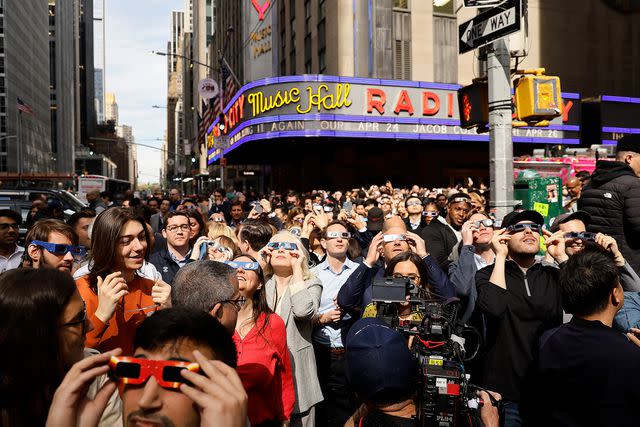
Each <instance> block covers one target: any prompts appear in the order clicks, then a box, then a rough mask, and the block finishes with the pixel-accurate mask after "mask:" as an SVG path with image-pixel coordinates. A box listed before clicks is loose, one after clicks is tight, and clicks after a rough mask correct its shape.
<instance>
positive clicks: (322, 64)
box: [318, 49, 327, 74]
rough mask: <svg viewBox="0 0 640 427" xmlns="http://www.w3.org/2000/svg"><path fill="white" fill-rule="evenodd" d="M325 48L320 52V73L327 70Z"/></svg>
mask: <svg viewBox="0 0 640 427" xmlns="http://www.w3.org/2000/svg"><path fill="white" fill-rule="evenodd" d="M325 55H326V53H325V49H321V50H320V51H319V52H318V71H319V72H320V74H324V72H325V71H327V63H326V58H325Z"/></svg>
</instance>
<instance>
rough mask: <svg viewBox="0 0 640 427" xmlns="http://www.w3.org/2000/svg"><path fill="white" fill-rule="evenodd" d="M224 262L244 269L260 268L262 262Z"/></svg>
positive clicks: (232, 266)
mask: <svg viewBox="0 0 640 427" xmlns="http://www.w3.org/2000/svg"><path fill="white" fill-rule="evenodd" d="M224 263H225V264H227V265H228V266H229V267H231V268H236V269H238V268H241V269H243V270H258V269H259V268H260V264H258V263H257V262H253V261H225V262H224Z"/></svg>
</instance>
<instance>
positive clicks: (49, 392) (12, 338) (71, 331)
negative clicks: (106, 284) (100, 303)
mask: <svg viewBox="0 0 640 427" xmlns="http://www.w3.org/2000/svg"><path fill="white" fill-rule="evenodd" d="M91 329H92V325H91V322H90V321H89V320H88V319H87V316H86V312H85V307H84V303H83V301H82V298H80V295H79V294H78V291H77V289H76V286H75V284H74V282H73V279H72V277H71V276H70V275H69V274H68V273H63V272H60V271H57V270H55V269H26V268H24V269H16V270H11V271H8V272H6V273H4V274H2V276H0V425H2V426H12V427H13V426H43V425H45V421H46V418H47V412H48V411H49V406H50V405H51V401H52V399H53V396H54V393H55V391H56V388H57V387H58V386H59V385H60V383H61V382H62V380H63V378H64V376H65V374H66V373H67V371H68V370H69V369H70V368H71V366H72V365H73V364H74V363H76V362H78V361H80V360H81V359H83V358H84V357H85V356H87V354H86V353H85V350H84V343H85V332H87V331H90V330H91ZM106 382H107V378H106V376H104V375H103V376H102V377H99V378H98V379H97V380H96V381H95V382H94V384H93V385H92V386H91V387H90V388H89V392H88V393H87V394H88V395H89V397H90V398H92V397H93V396H95V393H96V392H97V390H98V389H99V388H100V387H101V386H102V384H104V383H106ZM112 391H115V387H113V390H112ZM121 416H122V415H121V409H120V400H119V398H118V397H117V394H114V395H113V397H112V399H111V400H110V402H109V405H108V406H107V410H106V411H105V413H104V414H103V416H102V419H101V420H102V421H101V425H121V423H122V421H121Z"/></svg>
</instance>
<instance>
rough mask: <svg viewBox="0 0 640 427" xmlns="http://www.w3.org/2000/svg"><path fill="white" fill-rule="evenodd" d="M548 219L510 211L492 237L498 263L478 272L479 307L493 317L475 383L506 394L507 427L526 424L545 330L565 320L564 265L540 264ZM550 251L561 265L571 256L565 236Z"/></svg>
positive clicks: (487, 317) (537, 214)
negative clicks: (526, 382) (524, 412)
mask: <svg viewBox="0 0 640 427" xmlns="http://www.w3.org/2000/svg"><path fill="white" fill-rule="evenodd" d="M543 223H544V219H543V218H542V215H540V214H539V213H538V212H535V211H521V212H511V213H509V214H507V215H506V216H505V217H504V219H503V222H502V225H503V227H505V228H504V229H502V230H500V231H497V232H495V234H494V237H493V239H492V241H491V246H492V248H493V251H494V252H495V254H496V259H495V263H494V264H493V265H490V266H487V267H485V268H483V269H481V270H480V271H478V273H477V274H476V287H477V291H478V299H477V301H476V307H477V308H478V309H479V310H480V313H481V314H483V315H484V317H485V319H486V320H487V324H486V337H487V343H486V348H485V349H484V352H485V354H484V359H483V360H480V361H479V365H480V366H479V368H480V371H479V372H478V373H479V375H480V377H479V378H476V379H475V381H474V382H476V383H480V385H482V386H483V387H484V388H487V389H490V390H494V391H496V392H498V393H500V394H501V395H502V397H503V398H504V400H505V405H504V408H505V420H504V421H505V426H507V427H509V426H517V425H520V423H521V420H520V415H519V409H518V403H519V401H520V391H521V386H522V384H521V383H522V380H523V378H524V376H525V373H526V372H527V369H528V368H529V367H530V366H531V362H532V361H533V352H534V348H535V344H536V342H537V340H538V338H539V337H540V333H541V332H542V331H544V330H546V329H549V328H552V327H554V326H558V325H560V324H562V297H561V294H560V288H559V286H558V269H557V268H555V267H552V266H549V265H543V264H542V263H539V262H536V254H537V253H538V251H539V250H540V230H541V229H542V224H543ZM547 250H548V251H549V253H551V255H552V256H553V257H554V259H556V260H557V261H558V262H559V264H562V262H564V261H566V259H567V258H568V257H567V255H566V254H565V249H564V239H562V238H556V239H554V240H550V241H548V242H547ZM478 380H479V381H478Z"/></svg>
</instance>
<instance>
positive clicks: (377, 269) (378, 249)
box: [338, 217, 455, 335]
mask: <svg viewBox="0 0 640 427" xmlns="http://www.w3.org/2000/svg"><path fill="white" fill-rule="evenodd" d="M407 251H411V252H414V253H415V254H416V255H417V256H418V257H420V259H421V260H422V262H423V263H424V264H425V266H426V269H427V272H428V277H427V281H428V282H429V283H430V284H431V285H432V286H433V293H434V294H436V295H438V296H440V297H441V298H442V299H443V300H446V299H449V298H452V297H454V296H455V288H454V287H453V285H452V284H451V282H450V281H449V278H448V277H447V275H446V274H445V272H444V271H442V269H441V268H440V267H439V266H438V264H437V262H436V261H435V259H433V257H432V256H431V255H429V254H428V253H427V250H426V245H425V242H424V240H422V239H421V238H420V236H418V235H417V234H415V233H411V232H407V229H406V226H405V224H404V222H403V221H402V219H400V218H399V217H392V218H390V219H388V220H386V221H385V222H384V224H383V227H382V232H380V233H378V234H376V236H375V237H374V238H373V240H372V241H371V244H370V245H369V250H368V252H367V257H366V259H365V260H364V261H363V263H362V264H360V266H359V267H358V268H357V269H356V270H355V271H354V272H353V273H352V274H351V276H350V277H349V279H348V280H347V281H346V282H345V284H344V285H343V286H342V288H341V289H340V292H338V305H339V306H340V308H341V309H342V310H344V311H345V312H347V313H349V314H350V315H351V316H352V317H353V318H354V319H357V318H359V317H360V316H361V314H362V312H363V310H364V308H365V307H367V305H369V303H370V302H371V299H372V298H371V285H372V283H373V280H374V279H375V278H376V277H384V270H385V266H386V264H387V263H388V262H389V261H391V259H392V258H393V257H395V256H396V255H398V254H400V253H403V252H407ZM345 323H346V322H345ZM343 326H345V327H348V326H349V325H343ZM342 333H343V335H344V334H345V329H343V332H342Z"/></svg>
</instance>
